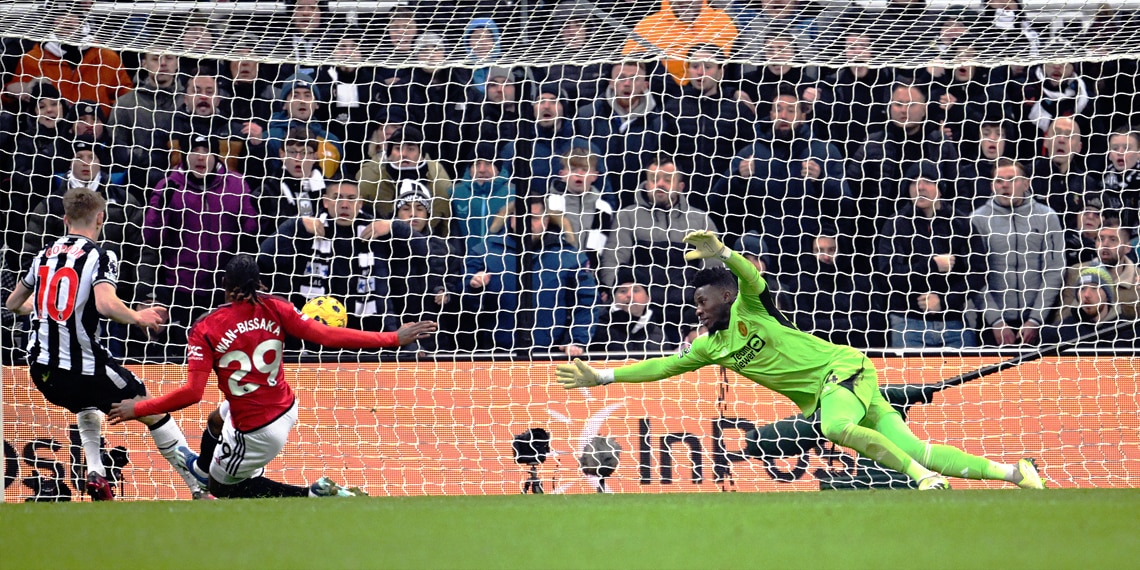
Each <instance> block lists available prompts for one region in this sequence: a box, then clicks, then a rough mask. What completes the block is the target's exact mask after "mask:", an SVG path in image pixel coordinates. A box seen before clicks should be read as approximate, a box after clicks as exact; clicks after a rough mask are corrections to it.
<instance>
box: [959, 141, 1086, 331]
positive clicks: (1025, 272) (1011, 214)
mask: <svg viewBox="0 0 1140 570" xmlns="http://www.w3.org/2000/svg"><path fill="white" fill-rule="evenodd" d="M993 189H994V197H993V198H991V199H990V202H989V203H988V204H986V205H984V206H982V207H980V208H978V209H977V210H974V212H973V213H972V214H971V215H970V223H971V225H972V226H973V228H974V233H975V234H977V235H979V236H980V237H981V239H982V240H983V242H984V243H985V251H986V252H987V257H986V287H985V289H984V290H983V291H982V299H981V303H980V304H981V307H980V310H981V318H982V321H981V323H980V325H981V326H982V327H984V330H983V333H982V338H981V341H982V343H983V344H987V345H989V344H996V345H998V346H1004V345H1010V344H1017V343H1020V344H1030V345H1032V344H1037V342H1038V341H1039V340H1040V338H1039V335H1038V330H1039V329H1040V327H1041V325H1043V324H1045V323H1047V322H1049V319H1050V316H1051V315H1052V313H1053V310H1054V309H1055V308H1056V305H1057V297H1058V295H1059V291H1060V289H1061V285H1062V283H1063V280H1064V276H1063V270H1064V267H1065V265H1064V264H1065V253H1064V252H1065V249H1064V247H1065V244H1064V239H1065V238H1064V234H1063V233H1062V231H1061V220H1060V218H1059V217H1058V216H1057V214H1056V212H1054V211H1053V209H1052V208H1050V207H1049V206H1047V205H1045V204H1043V203H1041V202H1038V201H1036V200H1034V199H1032V198H1030V197H1028V194H1029V179H1028V178H1027V177H1026V173H1025V168H1024V167H1023V166H1022V165H1021V164H1020V163H1018V162H1015V161H1013V160H1010V159H1008V158H1000V159H998V162H997V168H996V170H995V173H994V183H993Z"/></svg>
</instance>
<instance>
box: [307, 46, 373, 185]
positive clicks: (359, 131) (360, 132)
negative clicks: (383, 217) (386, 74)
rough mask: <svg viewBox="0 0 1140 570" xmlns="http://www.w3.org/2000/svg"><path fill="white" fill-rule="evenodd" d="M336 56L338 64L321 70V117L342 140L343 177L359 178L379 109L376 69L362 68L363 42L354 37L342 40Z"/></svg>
mask: <svg viewBox="0 0 1140 570" xmlns="http://www.w3.org/2000/svg"><path fill="white" fill-rule="evenodd" d="M332 56H333V59H334V60H335V61H336V62H337V64H335V65H333V64H329V65H322V66H320V68H319V69H318V70H317V75H316V82H315V85H316V89H317V91H318V92H319V93H321V94H322V95H323V96H324V97H325V99H324V100H323V101H321V103H322V104H321V106H320V109H319V111H320V112H319V116H320V117H321V118H322V123H323V124H325V125H327V126H328V130H329V133H330V134H331V135H332V136H333V137H335V138H336V139H337V140H340V141H342V143H341V144H342V147H343V148H344V156H343V157H342V158H341V165H342V169H343V175H344V176H345V177H346V178H355V177H356V175H357V172H358V171H359V170H360V166H361V164H363V162H364V144H365V142H364V141H365V140H366V139H367V138H368V123H369V120H370V119H371V117H372V111H373V107H374V106H375V105H374V104H373V100H374V96H373V90H374V88H375V86H376V76H375V70H374V68H372V67H368V66H361V65H358V64H360V63H361V62H362V61H363V56H362V55H361V47H360V44H359V42H358V41H357V39H356V38H355V37H352V36H347V35H346V36H345V37H342V38H341V39H340V41H339V42H337V44H336V47H335V48H334V49H333V54H332ZM354 64H356V65H354Z"/></svg>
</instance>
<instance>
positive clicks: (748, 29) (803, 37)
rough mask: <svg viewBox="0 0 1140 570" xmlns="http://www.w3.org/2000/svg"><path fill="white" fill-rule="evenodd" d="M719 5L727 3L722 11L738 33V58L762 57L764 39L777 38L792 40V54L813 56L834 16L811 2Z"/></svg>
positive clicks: (766, 0)
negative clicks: (793, 52)
mask: <svg viewBox="0 0 1140 570" xmlns="http://www.w3.org/2000/svg"><path fill="white" fill-rule="evenodd" d="M722 4H727V6H726V8H725V12H727V13H728V14H729V15H731V16H732V19H733V21H734V22H735V24H736V27H737V29H739V30H740V38H739V40H738V41H737V42H736V43H737V45H738V46H739V47H738V49H737V51H739V52H740V57H741V58H742V59H745V58H749V59H750V58H751V57H755V56H757V55H761V54H763V53H764V47H765V44H766V40H767V39H769V38H771V37H773V36H777V35H778V36H785V37H787V38H789V39H791V40H793V42H794V43H793V49H795V51H796V52H799V53H802V54H805V55H807V56H808V57H813V56H815V55H817V54H818V53H819V52H820V51H821V50H822V49H824V47H825V42H824V40H826V39H828V38H827V36H828V35H829V33H833V32H832V31H831V28H832V26H833V25H834V23H835V22H834V19H835V18H834V15H833V14H832V13H831V11H828V10H821V9H819V7H817V6H814V5H813V4H812V3H811V2H807V1H801V0H760V1H759V2H752V1H749V0H729V1H728V2H722ZM754 7H755V8H754ZM821 32H823V33H822V34H821ZM821 35H822V37H821ZM757 100H758V101H759V100H765V101H771V98H763V97H762V98H760V99H757ZM760 116H764V115H760Z"/></svg>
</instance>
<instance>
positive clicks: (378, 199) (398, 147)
mask: <svg viewBox="0 0 1140 570" xmlns="http://www.w3.org/2000/svg"><path fill="white" fill-rule="evenodd" d="M423 143H424V135H423V133H422V132H421V131H420V130H419V129H418V128H416V127H414V126H412V125H405V126H404V127H402V128H401V129H399V130H398V131H396V132H394V133H393V134H392V135H391V136H390V137H388V141H387V143H386V145H385V146H386V151H385V153H384V155H383V156H382V157H381V156H377V157H376V158H373V159H372V160H369V161H368V162H366V163H364V166H363V167H361V168H360V198H361V199H362V200H364V203H365V205H366V206H367V207H369V208H370V209H372V211H373V212H374V213H375V215H376V217H378V218H380V219H391V217H392V213H393V212H394V211H395V208H394V206H395V202H396V187H397V186H398V185H399V183H400V182H401V181H402V180H414V181H416V182H420V183H422V184H424V185H425V186H427V187H428V188H431V191H432V195H433V196H435V200H434V201H433V203H432V212H431V219H432V221H431V224H432V233H433V234H435V235H439V236H446V235H447V233H448V226H447V224H448V220H449V219H450V218H451V206H450V204H449V202H450V198H451V178H450V177H449V176H448V175H447V171H446V170H444V168H443V166H442V165H441V164H440V163H439V161H437V160H433V159H432V158H431V157H429V156H427V155H426V154H424V152H423Z"/></svg>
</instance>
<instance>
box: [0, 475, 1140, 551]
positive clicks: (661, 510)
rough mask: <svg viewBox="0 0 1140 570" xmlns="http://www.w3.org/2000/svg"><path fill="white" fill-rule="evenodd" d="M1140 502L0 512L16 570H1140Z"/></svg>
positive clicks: (812, 498)
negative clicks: (96, 569) (1139, 569)
mask: <svg viewBox="0 0 1140 570" xmlns="http://www.w3.org/2000/svg"><path fill="white" fill-rule="evenodd" d="M1138 528H1140V490H1047V491H1041V492H1028V491H1017V490H1002V491H948V492H917V491H833V492H823V493H807V492H800V493H756V494H744V493H726V494H669V495H649V494H646V495H633V494H627V495H575V496H555V495H544V496H535V495H515V496H504V497H417V498H368V499H290V500H256V501H212V502H204V501H200V502H189V501H182V502H118V503H64V504H20V505H17V504H8V505H0V567H3V568H86V567H92V566H95V567H104V568H146V569H148V570H150V569H158V568H179V569H185V568H218V569H226V570H228V569H236V568H524V569H528V570H529V569H539V568H620V569H628V568H652V569H660V568H685V569H704V568H790V569H798V568H803V569H808V568H843V569H845V570H847V569H852V568H984V569H987V570H1012V569H1017V568H1035V569H1036V568H1082V569H1088V568H1136V567H1138V566H1140V540H1138V539H1137V537H1136V532H1137V529H1138Z"/></svg>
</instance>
